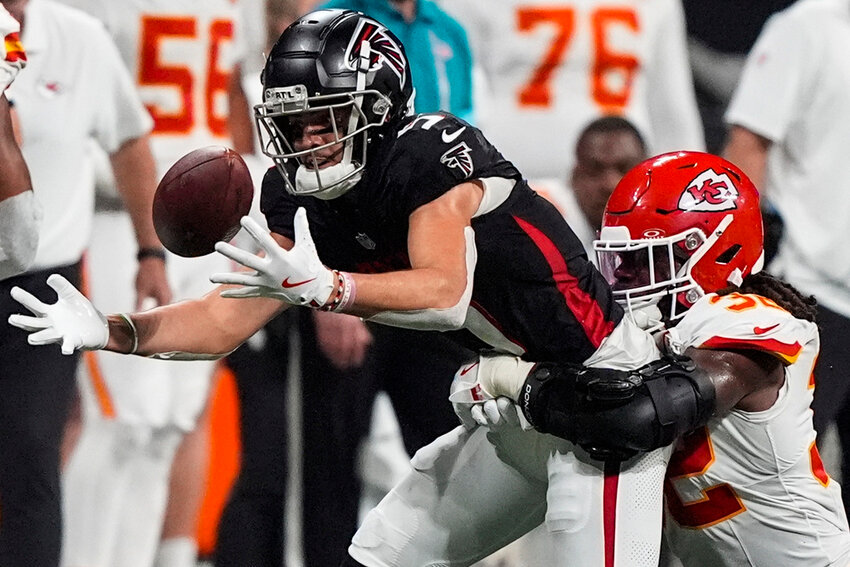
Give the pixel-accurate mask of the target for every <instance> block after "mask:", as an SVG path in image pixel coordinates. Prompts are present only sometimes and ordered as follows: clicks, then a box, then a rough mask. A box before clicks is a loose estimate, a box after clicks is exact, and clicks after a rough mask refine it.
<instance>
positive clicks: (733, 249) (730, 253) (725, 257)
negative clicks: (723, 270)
mask: <svg viewBox="0 0 850 567" xmlns="http://www.w3.org/2000/svg"><path fill="white" fill-rule="evenodd" d="M740 250H741V245H740V244H733V245H732V246H730V247H729V248H727V249H726V250H724V251H723V253H722V254H720V256H718V257H717V259H716V260H715V262H717V263H718V264H720V265H724V266H725V265H726V264H728V263H729V262H731V261H732V260H733V259H734V258H735V256H737V255H738V252H740Z"/></svg>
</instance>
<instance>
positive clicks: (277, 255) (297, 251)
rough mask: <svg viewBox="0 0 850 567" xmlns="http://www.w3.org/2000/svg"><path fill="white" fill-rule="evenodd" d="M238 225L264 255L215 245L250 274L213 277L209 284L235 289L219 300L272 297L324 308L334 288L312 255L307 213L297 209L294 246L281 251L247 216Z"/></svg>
mask: <svg viewBox="0 0 850 567" xmlns="http://www.w3.org/2000/svg"><path fill="white" fill-rule="evenodd" d="M241 224H242V226H243V227H244V228H245V230H247V231H248V234H250V235H251V237H252V238H253V239H254V240H255V241H256V243H257V244H258V245H259V247H260V249H261V250H262V251H263V253H264V254H265V255H264V256H262V255H256V254H253V253H251V252H248V251H247V250H242V249H241V248H237V247H236V246H233V245H232V244H228V243H226V242H218V243H216V245H215V249H216V251H217V252H218V253H219V254H222V255H224V256H227V257H228V258H230V259H231V260H233V261H234V262H236V263H238V264H241V265H243V266H245V267H246V268H249V269H251V270H254V272H253V273H251V272H244V271H243V272H231V273H223V274H213V275H212V276H210V281H212V282H213V283H220V284H236V285H240V286H243V287H242V288H239V289H229V290H225V291H223V292H222V293H221V295H222V297H236V298H243V297H273V298H275V299H278V300H280V301H284V302H286V303H290V304H293V305H310V306H312V307H320V306H322V305H324V304H325V303H326V302H327V300H328V298H329V297H330V296H331V293H332V292H333V291H334V289H335V277H334V274H333V272H332V271H331V270H330V269H328V268H327V267H325V266H324V265H323V264H322V262H321V260H319V255H318V253H317V252H316V245H315V244H314V243H313V237H312V236H311V235H310V226H309V224H308V222H307V213H306V211H305V210H304V208H303V207H302V208H299V209H298V211H297V212H296V213H295V220H294V228H295V245H294V246H293V247H292V249H291V250H285V249H283V248H281V247H280V245H278V243H277V242H275V240H274V238H272V236H271V234H270V233H269V232H268V231H267V230H265V229H263V228H262V227H261V226H260V225H259V223H257V221H255V220H254V219H252V218H251V217H249V216H245V217H242V221H241Z"/></svg>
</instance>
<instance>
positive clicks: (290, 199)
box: [261, 113, 623, 362]
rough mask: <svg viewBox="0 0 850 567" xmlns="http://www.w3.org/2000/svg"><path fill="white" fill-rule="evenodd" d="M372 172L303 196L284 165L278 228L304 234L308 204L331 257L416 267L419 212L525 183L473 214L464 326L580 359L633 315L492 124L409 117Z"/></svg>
mask: <svg viewBox="0 0 850 567" xmlns="http://www.w3.org/2000/svg"><path fill="white" fill-rule="evenodd" d="M369 160H370V161H369V165H368V167H367V168H366V173H365V174H364V176H363V178H362V179H361V181H360V182H359V183H358V184H357V185H356V186H355V187H354V188H352V189H351V190H350V191H348V192H347V193H346V194H344V195H343V196H341V197H338V198H336V199H333V200H329V201H323V200H320V199H317V198H315V197H307V196H293V195H291V194H289V193H288V192H287V191H286V190H285V188H284V182H283V179H282V178H281V174H280V173H279V172H278V170H276V169H274V168H272V169H270V170H269V172H268V173H267V174H266V176H265V178H264V180H263V188H262V201H261V209H262V211H263V213H264V214H265V215H266V219H267V221H268V225H269V228H270V229H271V230H272V231H273V232H277V233H279V234H281V235H283V236H286V237H288V238H290V239H292V238H294V233H293V227H292V221H293V217H294V214H295V211H296V210H297V208H298V207H304V208H305V209H306V210H307V218H308V220H309V223H310V232H311V234H312V236H313V240H314V242H315V243H316V248H317V250H318V253H319V257H320V258H321V260H322V262H324V264H325V265H327V266H329V267H331V268H335V269H338V270H345V271H351V272H360V273H364V272H365V273H375V272H387V271H393V270H401V269H406V268H410V260H409V258H408V254H407V233H408V227H409V224H408V223H409V218H410V214H411V213H412V212H413V211H415V210H416V209H417V208H419V207H420V206H422V205H424V204H426V203H428V202H430V201H433V200H434V199H436V198H438V197H440V196H441V195H443V194H444V193H446V192H447V191H449V190H450V189H452V188H453V187H455V186H456V185H458V184H460V183H462V182H464V181H468V180H471V179H487V178H503V179H509V180H513V181H514V182H515V185H514V186H513V189H512V190H511V191H510V193H509V194H508V195H507V198H506V199H504V201H503V202H501V204H499V205H498V206H497V207H496V208H495V209H493V210H491V211H490V212H486V213H484V214H481V215H479V216H476V217H475V218H473V219H472V228H473V229H474V231H475V243H476V247H477V251H478V260H477V264H476V267H475V274H474V285H473V291H472V301H471V305H470V307H471V310H470V312H469V316H468V317H467V324H466V325H465V326H464V327H465V332H464V333H461V334H460V335H463V336H462V337H459V338H460V339H461V340H462V342H464V344H466V345H467V346H472V347H474V348H477V349H479V350H480V349H493V348H495V349H497V350H502V351H506V352H513V353H515V354H521V355H522V356H523V357H524V358H525V359H527V360H532V361H538V360H547V361H568V362H581V361H583V360H584V359H585V358H587V357H588V356H590V355H591V354H592V353H593V351H594V350H596V348H597V347H598V346H599V344H600V342H601V341H602V339H604V338H605V337H606V336H607V335H608V334H609V333H610V332H611V331H612V330H613V328H614V327H615V326H616V324H617V323H618V322H619V321H620V319H621V318H622V316H623V311H622V309H621V308H620V307H619V306H618V305H617V304H616V303H615V302H614V301H613V299H612V296H611V292H610V289H609V287H608V285H607V283H606V282H605V281H604V279H603V278H602V276H601V275H600V274H599V272H598V271H597V270H596V269H595V268H594V266H593V265H592V264H591V263H590V262H589V261H588V259H587V256H586V255H585V252H584V248H583V247H582V244H581V242H580V241H579V240H578V238H577V237H576V236H575V234H574V233H573V232H572V230H571V229H570V228H569V227H568V226H567V223H566V222H565V221H564V219H563V217H562V216H561V214H560V213H559V212H558V211H557V210H556V209H555V207H553V206H552V205H550V204H549V203H548V201H546V200H545V199H543V198H542V197H540V196H539V195H537V194H536V193H535V192H534V191H533V190H532V189H531V188H529V186H528V184H527V183H526V182H525V180H523V179H522V175H521V174H520V173H519V171H518V170H517V169H516V168H515V167H514V166H513V164H511V163H510V162H509V161H507V160H506V159H505V158H504V157H502V155H501V154H500V153H499V152H498V151H497V150H496V148H494V147H493V146H492V145H491V144H490V143H489V142H488V141H487V140H486V139H485V138H484V136H483V135H482V134H481V132H480V131H479V130H478V129H476V128H474V127H473V126H470V125H469V124H467V123H466V122H463V121H462V120H460V119H458V118H456V117H454V116H452V115H450V114H442V113H441V114H423V115H418V116H414V117H411V118H409V119H407V120H406V121H405V122H404V123H403V124H402V126H401V128H400V129H399V130H398V131H397V132H391V133H390V135H388V136H386V139H385V140H383V141H382V142H381V143H380V144H379V146H378V147H376V148H374V150H373V151H372V152H371V154H370V156H369Z"/></svg>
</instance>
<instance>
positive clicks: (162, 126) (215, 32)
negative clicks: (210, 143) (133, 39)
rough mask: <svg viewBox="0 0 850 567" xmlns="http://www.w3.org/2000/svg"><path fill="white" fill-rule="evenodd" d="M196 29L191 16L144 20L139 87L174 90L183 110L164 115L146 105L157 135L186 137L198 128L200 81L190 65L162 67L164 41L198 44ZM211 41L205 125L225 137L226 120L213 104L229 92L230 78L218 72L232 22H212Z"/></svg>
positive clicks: (206, 82) (146, 17)
mask: <svg viewBox="0 0 850 567" xmlns="http://www.w3.org/2000/svg"><path fill="white" fill-rule="evenodd" d="M197 28H198V24H197V20H196V19H195V18H193V17H189V16H177V17H164V16H142V21H141V32H140V35H141V40H140V41H141V46H142V47H141V53H140V54H139V85H140V86H166V87H170V88H173V89H175V90H176V92H177V93H178V94H179V97H180V108H179V110H178V111H177V112H172V113H169V112H165V111H163V110H162V109H160V108H159V107H157V106H156V105H155V104H148V105H146V106H147V109H148V112H150V114H151V117H153V120H154V129H153V132H154V133H155V134H183V133H186V132H188V131H190V130H191V129H192V128H193V126H194V125H195V120H196V115H195V103H194V101H195V99H194V89H195V88H197V84H198V83H199V79H200V78H199V77H195V76H194V75H193V73H192V69H191V67H189V66H188V65H165V64H163V63H161V60H160V56H161V51H162V48H163V43H164V42H165V41H168V40H184V41H194V40H197V39H198V29H197ZM208 37H209V44H208V45H207V49H206V77H205V80H204V82H203V85H202V87H201V88H203V89H204V102H205V107H206V108H205V111H206V112H205V114H206V125H207V128H209V130H210V132H211V133H213V134H214V135H216V136H224V135H225V134H226V133H227V119H226V117H224V116H219V115H217V114H216V113H215V108H214V107H215V104H214V102H215V98H216V93H223V92H226V90H227V83H228V77H229V75H228V73H226V72H224V71H221V70H220V69H219V68H218V59H219V50H220V47H221V44H222V43H223V42H225V41H229V40H230V39H232V37H233V22H231V21H229V20H213V21H212V22H211V23H210V27H209V35H208Z"/></svg>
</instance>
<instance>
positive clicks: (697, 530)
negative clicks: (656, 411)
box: [665, 293, 850, 567]
mask: <svg viewBox="0 0 850 567" xmlns="http://www.w3.org/2000/svg"><path fill="white" fill-rule="evenodd" d="M667 340H669V341H670V342H671V346H673V350H674V351H677V352H682V351H684V349H685V348H687V347H696V348H709V349H715V348H716V349H755V350H758V351H762V352H766V353H770V354H772V355H774V356H776V357H778V358H780V359H781V360H782V361H783V362H784V363H785V365H786V366H785V385H784V386H783V387H782V389H781V391H780V393H779V397H778V399H777V401H776V403H775V404H774V405H773V406H772V407H771V408H770V409H768V410H765V411H761V412H746V411H741V410H733V411H732V412H730V413H729V414H728V415H727V416H725V417H723V418H715V419H712V420H711V421H710V422H709V423H708V425H707V427H705V428H702V429H700V430H698V431H696V432H694V433H691V434H689V435H687V436H685V437H684V438H683V439H682V440H681V441H680V442H679V444H678V446H677V448H676V451H675V452H674V454H673V457H672V458H671V460H670V464H669V466H668V469H667V486H666V490H665V493H666V503H667V513H668V515H667V521H666V528H665V529H666V531H667V535H668V538H669V540H670V543H671V546H672V548H673V551H674V553H675V554H676V555H677V556H679V558H680V559H681V560H682V562H683V564H684V565H685V566H686V567H693V566H706V567H708V566H711V567H722V566H729V567H744V566H764V565H783V566H784V565H788V566H791V565H805V566H806V567H816V566H825V565H836V566H839V565H840V566H841V567H844V566H846V565H847V564H848V562H850V531H848V527H847V519H846V517H845V514H844V507H843V506H842V503H841V489H840V487H839V485H838V483H836V482H835V481H833V480H832V479H831V478H830V477H829V476H828V475H827V473H826V472H825V471H824V468H823V464H822V462H821V459H820V456H819V455H818V451H817V447H816V446H815V431H814V428H813V427H812V413H811V410H810V409H809V405H810V404H811V402H812V392H813V382H812V378H811V376H812V368H813V367H814V364H815V360H816V359H817V356H818V350H819V346H820V340H819V336H818V330H817V326H816V325H815V324H813V323H810V322H808V321H804V320H801V319H796V318H794V317H793V316H792V315H791V314H790V313H788V312H787V311H785V310H784V309H782V308H780V307H779V306H778V305H776V304H775V303H773V302H772V301H770V300H768V299H765V298H763V297H761V296H758V295H750V294H738V293H733V294H730V295H727V296H723V297H721V296H717V295H715V294H710V295H708V296H706V297H704V298H702V299H701V300H700V301H698V302H697V303H696V304H695V305H694V306H693V307H692V308H691V309H690V310H689V311H688V313H687V315H686V316H685V317H684V318H683V319H682V320H681V322H680V323H679V324H678V325H677V326H676V327H675V328H673V329H671V331H670V335H669V337H668V339H667Z"/></svg>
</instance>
